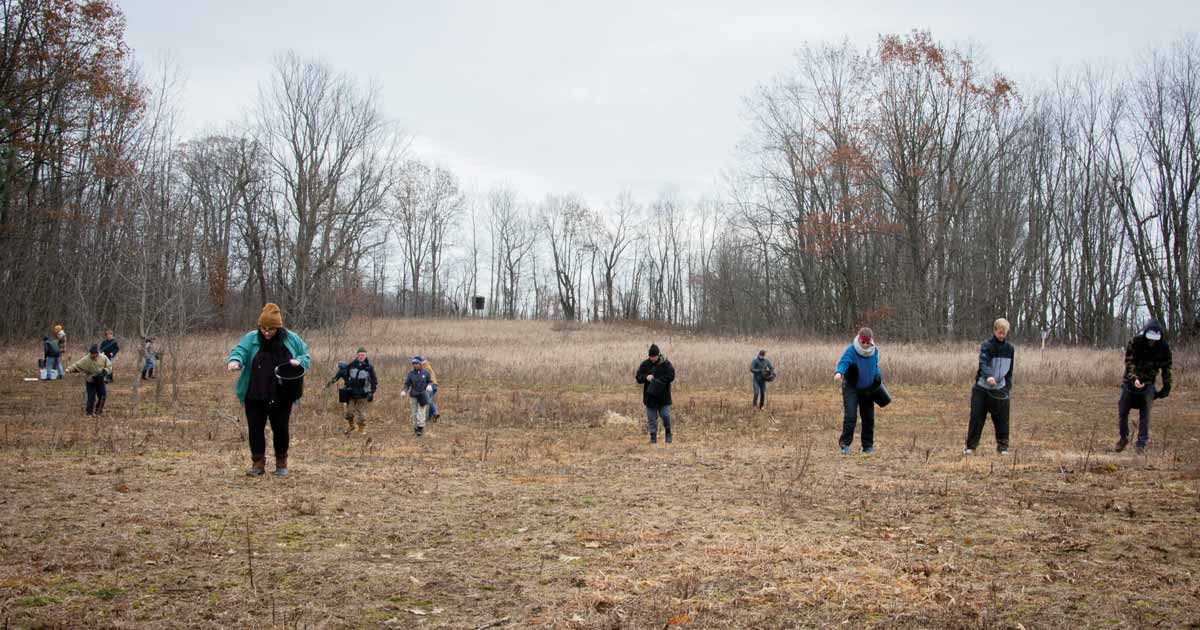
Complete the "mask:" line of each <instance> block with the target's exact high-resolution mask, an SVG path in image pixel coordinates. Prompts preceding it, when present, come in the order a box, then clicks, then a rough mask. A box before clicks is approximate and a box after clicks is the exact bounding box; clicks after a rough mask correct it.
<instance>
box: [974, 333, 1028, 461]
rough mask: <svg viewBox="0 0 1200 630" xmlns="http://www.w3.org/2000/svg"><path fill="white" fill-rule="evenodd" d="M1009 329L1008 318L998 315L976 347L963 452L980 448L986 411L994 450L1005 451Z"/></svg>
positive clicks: (1009, 382)
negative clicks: (992, 430)
mask: <svg viewBox="0 0 1200 630" xmlns="http://www.w3.org/2000/svg"><path fill="white" fill-rule="evenodd" d="M1008 330H1009V323H1008V320H1007V319H1004V318H1003V317H1001V318H1000V319H997V320H996V322H995V324H994V325H993V326H992V337H991V338H990V339H988V340H987V341H985V342H983V345H981V346H980V347H979V368H978V369H976V370H975V384H974V385H973V386H972V387H971V417H970V421H969V422H968V424H967V446H966V448H964V449H963V455H970V454H971V453H974V452H975V449H977V448H979V438H980V437H981V436H982V435H983V425H984V423H986V422H987V416H988V414H991V416H992V425H993V426H994V427H995V429H996V452H998V453H1000V454H1001V455H1008V433H1009V430H1008V414H1009V407H1010V402H1011V401H1010V400H1009V398H1010V394H1011V393H1012V376H1013V365H1014V362H1013V359H1014V357H1015V355H1016V351H1015V350H1014V349H1013V346H1012V344H1011V343H1009V342H1008Z"/></svg>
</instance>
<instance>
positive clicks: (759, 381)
mask: <svg viewBox="0 0 1200 630" xmlns="http://www.w3.org/2000/svg"><path fill="white" fill-rule="evenodd" d="M750 375H751V380H752V381H753V383H754V399H753V400H752V401H751V402H750V405H751V406H752V407H753V408H754V410H755V411H761V410H762V408H763V407H764V406H766V404H767V381H769V380H774V379H775V366H774V365H772V364H771V360H770V359H768V358H767V351H766V350H759V351H758V356H757V357H754V360H753V361H751V362H750Z"/></svg>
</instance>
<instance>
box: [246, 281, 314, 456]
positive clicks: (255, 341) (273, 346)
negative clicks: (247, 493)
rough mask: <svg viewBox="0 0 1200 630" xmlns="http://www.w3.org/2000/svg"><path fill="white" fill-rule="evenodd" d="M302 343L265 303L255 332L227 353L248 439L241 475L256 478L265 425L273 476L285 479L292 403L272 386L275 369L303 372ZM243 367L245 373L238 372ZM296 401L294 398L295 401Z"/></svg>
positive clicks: (304, 352)
mask: <svg viewBox="0 0 1200 630" xmlns="http://www.w3.org/2000/svg"><path fill="white" fill-rule="evenodd" d="M309 361H310V359H309V356H308V344H306V343H304V340H303V339H301V338H300V335H297V334H296V333H295V332H293V331H290V330H288V329H286V328H284V327H283V316H282V315H281V314H280V313H279V307H278V306H277V305H275V304H274V303H268V304H267V305H266V306H264V307H263V310H262V313H261V314H260V315H259V316H258V329H257V330H252V331H250V332H248V333H246V334H245V335H244V336H243V337H242V339H241V340H240V341H239V342H238V345H237V346H235V347H234V348H233V350H230V351H229V357H228V358H227V359H226V368H227V369H228V370H230V371H234V370H241V371H242V373H241V375H239V376H238V380H237V385H236V391H237V396H238V399H239V400H241V401H242V404H243V405H244V406H245V408H246V424H247V426H248V428H249V431H248V433H249V437H250V468H249V469H248V470H246V474H247V475H248V476H251V477H260V476H262V474H263V473H264V472H265V467H266V460H267V440H266V428H267V422H268V421H269V422H270V423H271V437H272V442H274V446H275V475H276V476H277V477H284V476H286V475H287V474H288V459H287V455H288V443H289V439H290V437H291V436H290V434H289V433H288V423H289V421H290V420H291V417H292V405H293V404H294V403H295V402H296V399H295V398H292V397H291V396H289V395H287V394H286V393H285V391H284V390H283V388H279V387H277V385H278V383H277V381H276V376H275V368H277V367H278V366H280V365H284V364H286V363H290V364H292V365H303V366H304V369H305V370H308V367H309ZM243 368H248V369H243ZM296 398H299V397H298V396H297V397H296Z"/></svg>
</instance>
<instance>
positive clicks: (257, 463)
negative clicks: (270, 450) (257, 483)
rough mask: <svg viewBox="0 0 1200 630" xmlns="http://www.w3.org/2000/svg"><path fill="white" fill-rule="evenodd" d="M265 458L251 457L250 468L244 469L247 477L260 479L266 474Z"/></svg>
mask: <svg viewBox="0 0 1200 630" xmlns="http://www.w3.org/2000/svg"><path fill="white" fill-rule="evenodd" d="M266 467H267V458H266V457H251V458H250V468H248V469H246V476H247V477H261V476H262V475H263V473H264V472H266Z"/></svg>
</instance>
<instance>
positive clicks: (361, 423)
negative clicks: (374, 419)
mask: <svg viewBox="0 0 1200 630" xmlns="http://www.w3.org/2000/svg"><path fill="white" fill-rule="evenodd" d="M345 381H346V390H347V392H346V393H347V395H348V397H349V399H348V400H347V401H346V422H348V423H349V424H350V426H348V427H346V434H347V435H349V434H350V432H351V431H354V430H356V428H355V425H356V424H357V431H358V432H359V433H366V432H367V405H369V404H371V403H372V402H374V401H375V390H376V389H378V387H379V379H377V378H376V377H375V366H373V365H371V361H370V360H369V359H367V349H366V348H359V349H358V352H356V353H355V355H354V360H353V361H351V362H350V364H349V365H347V366H346V372H345Z"/></svg>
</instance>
